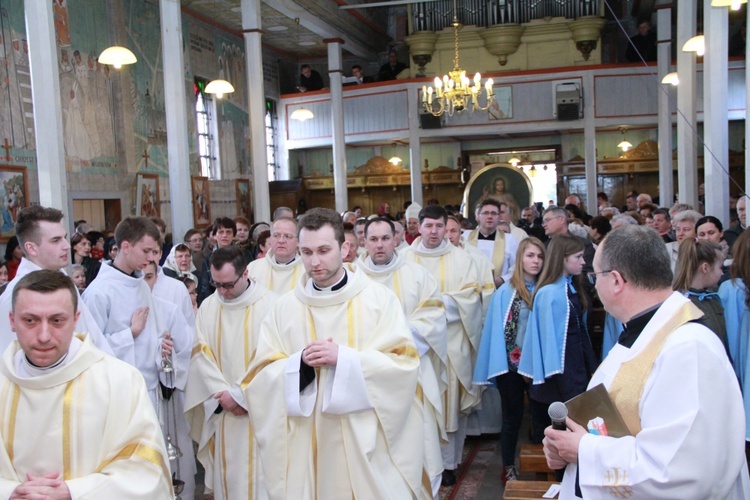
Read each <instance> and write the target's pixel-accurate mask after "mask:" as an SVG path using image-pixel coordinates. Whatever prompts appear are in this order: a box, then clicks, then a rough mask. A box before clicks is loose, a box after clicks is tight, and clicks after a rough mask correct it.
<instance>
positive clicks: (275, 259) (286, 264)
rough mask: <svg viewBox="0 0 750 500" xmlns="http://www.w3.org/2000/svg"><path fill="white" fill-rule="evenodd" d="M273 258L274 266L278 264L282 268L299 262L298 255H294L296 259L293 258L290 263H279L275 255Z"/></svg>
mask: <svg viewBox="0 0 750 500" xmlns="http://www.w3.org/2000/svg"><path fill="white" fill-rule="evenodd" d="M271 258H272V259H273V262H274V264H278V265H280V266H288V265H289V264H292V263H293V262H294V261H295V260H297V254H294V257H292V260H290V261H289V262H279V260H278V259H277V258H276V256H275V255H273V256H272V257H271Z"/></svg>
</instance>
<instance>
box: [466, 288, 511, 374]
mask: <svg viewBox="0 0 750 500" xmlns="http://www.w3.org/2000/svg"><path fill="white" fill-rule="evenodd" d="M515 297H516V289H515V288H513V286H512V285H511V284H510V283H504V284H503V286H501V287H500V288H498V289H497V291H496V292H495V293H494V294H493V295H492V300H490V306H489V308H488V310H487V317H486V318H485V320H484V328H483V329H482V340H481V341H480V343H479V352H478V353H477V362H476V365H475V366H474V378H473V383H474V384H475V385H492V386H494V385H495V381H494V378H495V377H497V376H498V375H502V374H504V373H507V372H508V353H507V351H506V348H505V323H506V322H507V320H508V313H509V312H510V306H511V304H512V303H513V299H514V298H515Z"/></svg>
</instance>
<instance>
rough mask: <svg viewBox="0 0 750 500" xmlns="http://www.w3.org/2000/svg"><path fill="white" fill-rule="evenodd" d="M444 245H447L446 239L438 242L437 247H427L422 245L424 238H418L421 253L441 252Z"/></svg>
mask: <svg viewBox="0 0 750 500" xmlns="http://www.w3.org/2000/svg"><path fill="white" fill-rule="evenodd" d="M446 245H448V240H443V241H441V242H440V244H439V245H438V246H437V248H427V247H426V246H424V240H419V247H418V250H419V251H420V252H422V253H438V252H442V250H443V249H444V248H445V246H446Z"/></svg>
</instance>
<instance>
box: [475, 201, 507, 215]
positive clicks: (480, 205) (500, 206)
mask: <svg viewBox="0 0 750 500" xmlns="http://www.w3.org/2000/svg"><path fill="white" fill-rule="evenodd" d="M485 205H492V206H493V207H495V208H497V210H498V212H501V211H502V210H503V205H506V203H503V202H501V201H498V200H496V199H495V198H485V199H483V200H482V201H480V202H479V203H477V207H476V209H477V212H479V211H480V210H481V209H482V208H483V207H484V206H485Z"/></svg>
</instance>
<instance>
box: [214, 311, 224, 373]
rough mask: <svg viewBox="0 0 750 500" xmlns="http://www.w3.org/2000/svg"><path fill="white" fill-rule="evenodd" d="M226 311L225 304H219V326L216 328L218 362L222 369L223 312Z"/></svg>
mask: <svg viewBox="0 0 750 500" xmlns="http://www.w3.org/2000/svg"><path fill="white" fill-rule="evenodd" d="M223 312H224V306H219V321H218V323H219V326H218V327H217V328H216V363H217V364H218V365H219V370H220V371H221V370H222V368H221V314H222V313H223Z"/></svg>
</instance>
